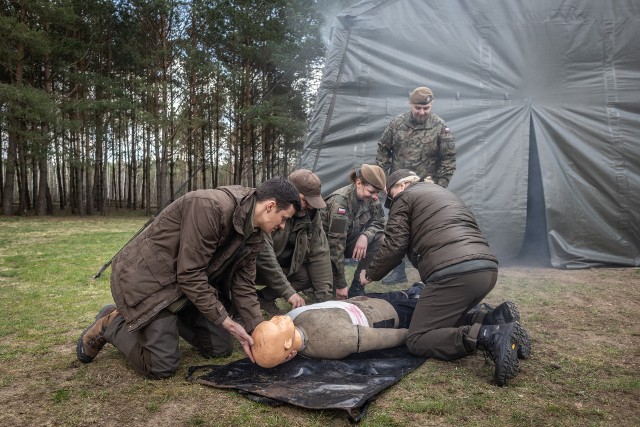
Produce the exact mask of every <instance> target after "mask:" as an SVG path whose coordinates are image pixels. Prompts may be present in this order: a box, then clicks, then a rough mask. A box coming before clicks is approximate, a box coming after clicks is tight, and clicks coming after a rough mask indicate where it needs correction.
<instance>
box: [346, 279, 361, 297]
mask: <svg viewBox="0 0 640 427" xmlns="http://www.w3.org/2000/svg"><path fill="white" fill-rule="evenodd" d="M360 295H364V286H362V285H361V284H360V281H359V280H357V279H353V281H352V282H351V286H349V292H348V293H347V296H348V297H349V298H353V297H358V296H360Z"/></svg>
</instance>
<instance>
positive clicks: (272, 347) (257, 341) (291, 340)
mask: <svg viewBox="0 0 640 427" xmlns="http://www.w3.org/2000/svg"><path fill="white" fill-rule="evenodd" d="M251 337H252V338H253V346H252V347H251V352H252V353H253V357H254V358H255V360H256V363H257V364H258V365H260V366H262V367H263V368H273V367H274V366H277V365H279V364H281V363H282V362H284V361H285V360H286V359H287V357H289V356H290V355H291V353H292V352H294V351H298V350H301V349H302V336H301V335H300V331H299V330H298V329H297V328H296V327H295V325H294V324H293V320H292V319H291V318H290V317H289V316H273V318H272V319H271V320H266V321H264V322H261V323H260V324H258V326H256V328H255V329H254V330H253V332H252V333H251Z"/></svg>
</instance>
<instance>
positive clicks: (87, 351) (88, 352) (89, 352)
mask: <svg viewBox="0 0 640 427" xmlns="http://www.w3.org/2000/svg"><path fill="white" fill-rule="evenodd" d="M118 314H119V313H118V309H117V307H116V306H115V305H113V304H110V305H105V306H104V307H102V310H100V312H99V313H98V315H97V316H96V320H95V321H94V322H93V323H92V324H91V325H89V327H87V329H85V330H84V331H83V332H82V334H81V335H80V338H78V343H77V344H76V355H77V356H78V360H79V361H81V362H82V363H89V362H92V361H93V359H94V358H95V357H96V356H97V355H98V353H99V352H100V350H102V347H104V345H105V344H106V343H107V341H106V340H105V339H104V331H105V330H106V329H107V326H109V325H110V324H111V322H113V319H115V318H116V317H117V316H118Z"/></svg>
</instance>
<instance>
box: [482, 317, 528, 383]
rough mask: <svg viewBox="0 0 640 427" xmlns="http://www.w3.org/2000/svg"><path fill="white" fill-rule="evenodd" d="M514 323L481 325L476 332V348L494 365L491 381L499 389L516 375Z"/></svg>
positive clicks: (516, 346)
mask: <svg viewBox="0 0 640 427" xmlns="http://www.w3.org/2000/svg"><path fill="white" fill-rule="evenodd" d="M515 327H516V323H515V322H511V323H503V324H501V325H483V326H481V327H480V332H478V338H477V347H478V349H480V350H482V351H484V352H485V353H486V354H488V355H489V357H490V358H491V360H493V363H494V364H495V370H494V373H493V380H494V381H495V383H496V384H497V385H499V386H500V387H502V386H504V385H505V384H506V383H507V381H509V380H510V379H512V378H514V377H515V376H516V374H517V373H518V369H519V364H518V344H517V337H516V333H515Z"/></svg>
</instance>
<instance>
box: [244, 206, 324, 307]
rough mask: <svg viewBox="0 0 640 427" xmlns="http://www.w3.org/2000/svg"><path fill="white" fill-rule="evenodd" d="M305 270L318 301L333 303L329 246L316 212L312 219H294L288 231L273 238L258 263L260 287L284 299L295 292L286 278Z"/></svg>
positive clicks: (276, 234) (288, 224)
mask: <svg viewBox="0 0 640 427" xmlns="http://www.w3.org/2000/svg"><path fill="white" fill-rule="evenodd" d="M303 266H305V267H306V268H307V269H308V271H309V277H310V278H311V285H312V286H313V289H314V294H315V296H316V298H317V299H318V301H327V300H329V299H331V290H332V282H333V279H332V274H331V259H330V257H329V243H328V242H327V236H326V235H325V233H324V230H323V229H322V218H321V215H320V212H319V211H315V213H314V214H313V219H311V217H310V215H309V214H307V213H304V214H303V215H294V216H293V217H292V218H291V219H290V220H288V221H287V223H286V225H285V228H284V229H281V230H277V231H275V232H274V233H272V234H271V236H270V238H268V239H267V242H265V245H264V249H263V251H262V252H260V254H259V255H258V259H257V261H256V268H257V283H258V284H261V285H265V286H268V287H269V288H271V289H272V290H273V291H275V292H276V293H277V294H279V295H280V296H281V297H282V298H284V299H289V298H290V297H291V295H293V294H294V293H295V292H296V291H295V289H293V287H291V285H290V284H289V281H288V280H287V277H289V276H291V275H293V274H296V273H297V272H299V271H300V269H301V268H302V267H303Z"/></svg>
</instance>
